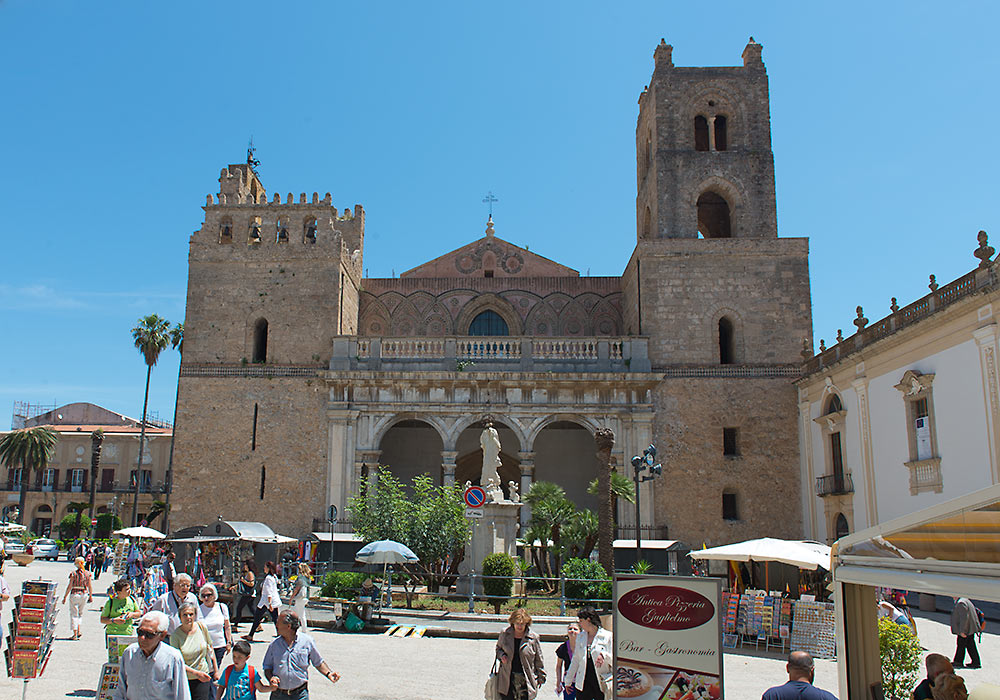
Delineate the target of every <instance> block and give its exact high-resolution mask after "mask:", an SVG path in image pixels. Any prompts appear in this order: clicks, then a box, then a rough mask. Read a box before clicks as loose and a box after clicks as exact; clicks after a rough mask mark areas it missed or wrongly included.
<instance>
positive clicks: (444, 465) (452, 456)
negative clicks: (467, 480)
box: [441, 450, 458, 486]
mask: <svg viewBox="0 0 1000 700" xmlns="http://www.w3.org/2000/svg"><path fill="white" fill-rule="evenodd" d="M457 459H458V452H455V451H454V450H444V451H442V452H441V473H442V477H441V483H442V484H443V485H445V486H451V485H452V484H454V483H455V467H456V465H455V460H457Z"/></svg>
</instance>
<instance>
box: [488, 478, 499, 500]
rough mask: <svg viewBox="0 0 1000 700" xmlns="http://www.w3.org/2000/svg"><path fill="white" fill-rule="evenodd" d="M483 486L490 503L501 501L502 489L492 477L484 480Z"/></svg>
mask: <svg viewBox="0 0 1000 700" xmlns="http://www.w3.org/2000/svg"><path fill="white" fill-rule="evenodd" d="M485 488H486V497H487V498H488V499H489V502H490V503H503V489H502V488H500V484H499V483H497V482H496V481H494V480H493V478H492V477H490V479H489V481H487V482H486V486H485Z"/></svg>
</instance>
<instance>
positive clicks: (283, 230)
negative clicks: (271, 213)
mask: <svg viewBox="0 0 1000 700" xmlns="http://www.w3.org/2000/svg"><path fill="white" fill-rule="evenodd" d="M275 228H276V229H277V232H278V235H277V241H278V243H288V227H287V226H285V222H284V221H282V220H281V219H278V223H277V224H276V225H275Z"/></svg>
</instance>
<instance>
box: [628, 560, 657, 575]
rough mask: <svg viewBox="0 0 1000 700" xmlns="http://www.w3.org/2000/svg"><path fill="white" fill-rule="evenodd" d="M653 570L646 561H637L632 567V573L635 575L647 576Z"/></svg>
mask: <svg viewBox="0 0 1000 700" xmlns="http://www.w3.org/2000/svg"><path fill="white" fill-rule="evenodd" d="M652 568H653V565H652V564H650V563H649V562H648V561H646V560H645V559H640V560H639V561H637V562H636V563H635V564H633V565H632V573H633V574H646V573H649V570H650V569H652Z"/></svg>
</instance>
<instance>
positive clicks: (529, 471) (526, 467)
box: [521, 462, 535, 478]
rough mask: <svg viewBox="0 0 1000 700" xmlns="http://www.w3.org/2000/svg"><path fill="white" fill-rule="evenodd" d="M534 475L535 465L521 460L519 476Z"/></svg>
mask: <svg viewBox="0 0 1000 700" xmlns="http://www.w3.org/2000/svg"><path fill="white" fill-rule="evenodd" d="M534 475H535V465H534V464H525V463H524V462H521V476H526V477H529V478H530V477H532V476H534Z"/></svg>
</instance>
